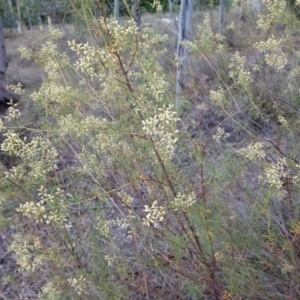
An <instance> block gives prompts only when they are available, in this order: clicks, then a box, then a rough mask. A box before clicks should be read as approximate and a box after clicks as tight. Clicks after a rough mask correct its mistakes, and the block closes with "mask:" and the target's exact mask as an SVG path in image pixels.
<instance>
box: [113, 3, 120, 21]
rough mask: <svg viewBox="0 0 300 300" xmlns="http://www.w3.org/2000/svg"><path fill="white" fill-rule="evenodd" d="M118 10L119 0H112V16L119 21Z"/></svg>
mask: <svg viewBox="0 0 300 300" xmlns="http://www.w3.org/2000/svg"><path fill="white" fill-rule="evenodd" d="M119 10H120V2H119V0H114V18H115V19H116V20H117V22H118V23H119Z"/></svg>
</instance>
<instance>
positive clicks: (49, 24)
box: [47, 15, 52, 28]
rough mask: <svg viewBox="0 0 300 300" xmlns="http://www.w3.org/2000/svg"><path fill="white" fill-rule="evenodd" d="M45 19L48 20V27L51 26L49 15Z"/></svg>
mask: <svg viewBox="0 0 300 300" xmlns="http://www.w3.org/2000/svg"><path fill="white" fill-rule="evenodd" d="M47 21H48V26H49V28H51V27H52V20H51V17H50V16H49V15H48V16H47Z"/></svg>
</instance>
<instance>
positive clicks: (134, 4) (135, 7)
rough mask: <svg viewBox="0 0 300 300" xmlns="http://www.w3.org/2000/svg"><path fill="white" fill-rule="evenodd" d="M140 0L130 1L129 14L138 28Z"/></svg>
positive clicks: (139, 23) (139, 22)
mask: <svg viewBox="0 0 300 300" xmlns="http://www.w3.org/2000/svg"><path fill="white" fill-rule="evenodd" d="M139 5H140V0H131V14H132V17H133V19H134V22H135V24H136V26H137V27H138V28H140V25H141V12H140V11H139Z"/></svg>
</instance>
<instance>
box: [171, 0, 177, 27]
mask: <svg viewBox="0 0 300 300" xmlns="http://www.w3.org/2000/svg"><path fill="white" fill-rule="evenodd" d="M169 12H170V16H171V18H172V19H173V21H174V25H175V28H176V30H177V31H178V24H177V23H178V20H177V18H176V17H175V15H174V11H173V0H169Z"/></svg>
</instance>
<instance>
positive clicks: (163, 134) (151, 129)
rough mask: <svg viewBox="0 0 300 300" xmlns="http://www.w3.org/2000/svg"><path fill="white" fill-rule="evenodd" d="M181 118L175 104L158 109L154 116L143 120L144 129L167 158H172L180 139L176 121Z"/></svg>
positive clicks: (161, 153) (164, 157)
mask: <svg viewBox="0 0 300 300" xmlns="http://www.w3.org/2000/svg"><path fill="white" fill-rule="evenodd" d="M178 120H179V118H178V117H177V113H176V112H175V111H174V108H173V105H170V106H168V107H166V106H164V107H163V108H159V109H158V113H157V114H156V115H154V117H150V118H148V119H146V120H144V121H142V124H143V127H142V129H143V130H144V131H145V133H146V134H147V135H148V136H150V137H151V138H152V140H153V142H154V144H155V146H156V147H157V148H158V150H159V153H160V155H161V156H162V157H163V159H165V160H169V159H170V158H172V156H173V153H174V149H175V144H176V142H177V140H178V138H177V135H178V132H179V131H178V130H177V129H176V122H177V121H178Z"/></svg>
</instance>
